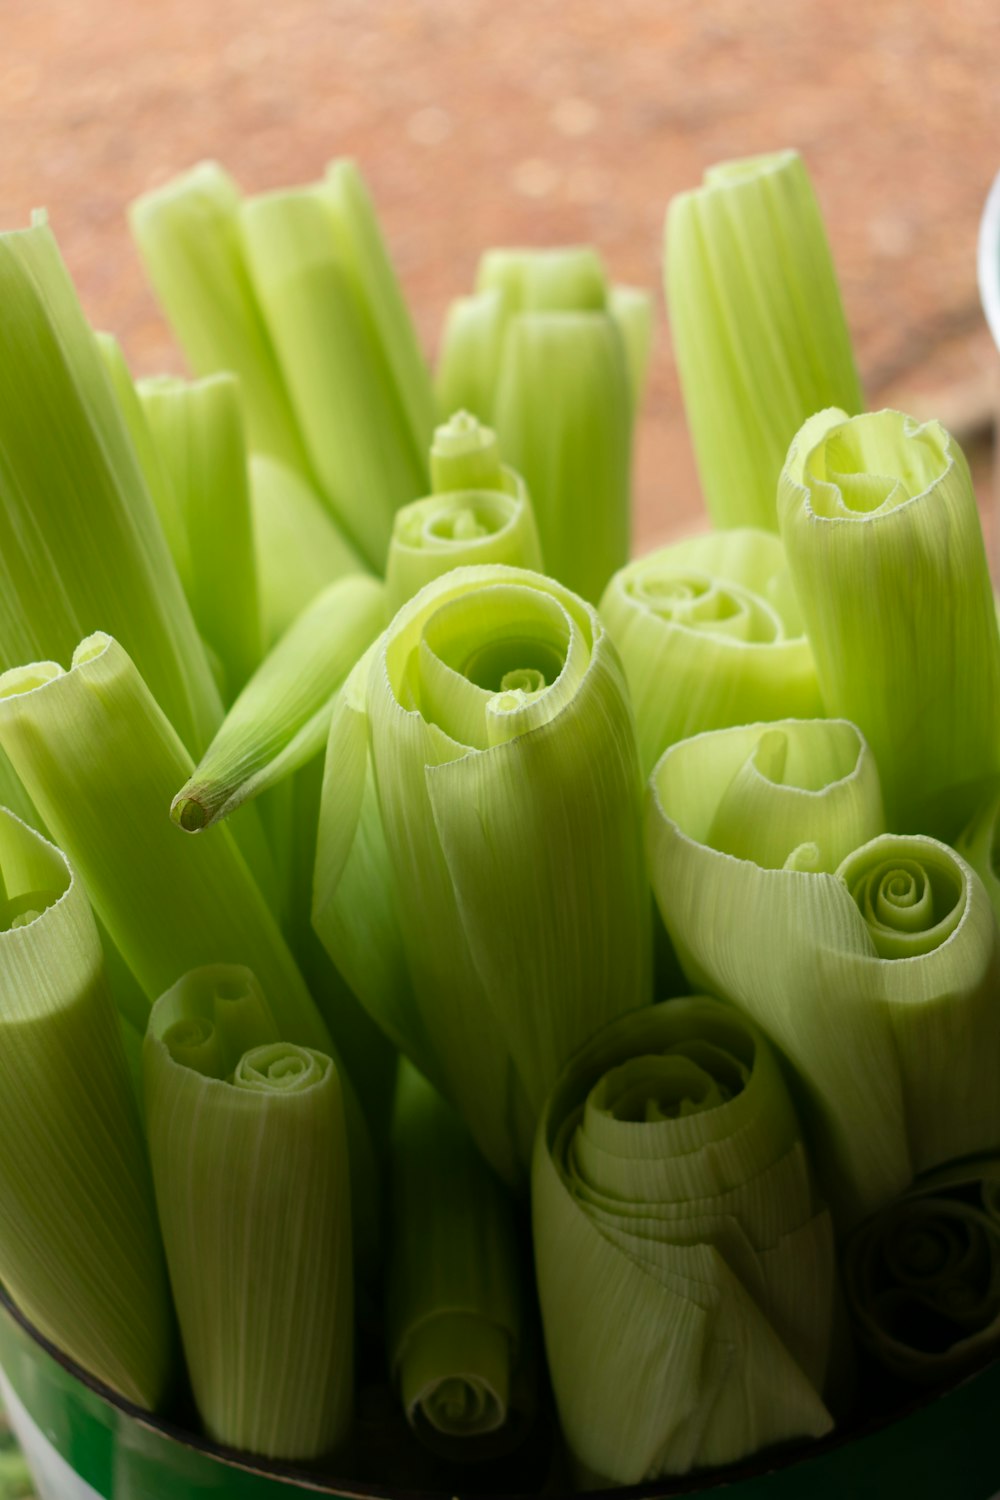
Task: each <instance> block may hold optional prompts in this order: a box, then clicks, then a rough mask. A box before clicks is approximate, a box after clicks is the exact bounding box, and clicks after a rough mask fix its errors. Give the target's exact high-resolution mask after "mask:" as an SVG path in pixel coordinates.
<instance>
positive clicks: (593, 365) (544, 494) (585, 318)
mask: <svg viewBox="0 0 1000 1500" xmlns="http://www.w3.org/2000/svg"><path fill="white" fill-rule="evenodd" d="M495 420H496V429H497V433H498V435H499V439H500V443H501V446H502V448H503V451H504V453H505V454H506V456H507V459H508V461H509V463H510V464H511V465H512V466H513V467H514V468H515V469H516V470H517V471H518V472H519V473H520V474H523V476H524V480H525V483H526V484H527V486H528V490H529V493H530V494H531V499H532V504H533V506H534V510H535V519H536V521H537V523H538V532H539V537H540V539H541V544H542V556H543V557H544V558H545V565H546V567H547V568H548V569H549V571H550V573H551V574H552V575H553V576H554V577H556V578H558V579H559V580H560V582H562V583H565V584H566V586H567V587H568V588H571V589H573V590H574V591H575V592H577V593H578V594H581V595H582V596H583V597H584V598H585V599H588V600H590V601H592V602H594V603H596V602H597V600H598V599H599V598H600V597H601V594H602V592H603V590H604V587H605V585H606V584H607V581H608V579H609V577H610V576H611V574H612V573H613V572H615V570H616V569H617V568H620V567H622V565H623V564H624V563H625V560H626V558H627V557H628V552H629V536H630V517H629V510H630V467H631V442H632V397H631V393H630V389H629V375H628V367H627V364H626V361H625V352H624V345H623V343H622V339H621V335H620V334H619V332H618V328H617V326H616V324H615V323H614V320H613V319H612V318H611V316H610V315H609V314H608V313H606V312H580V313H525V314H522V315H521V316H519V317H515V318H513V319H512V320H511V322H510V326H509V328H508V330H507V335H506V340H505V343H504V350H503V359H502V363H501V368H500V375H499V385H498V390H497V396H496V413H495Z"/></svg>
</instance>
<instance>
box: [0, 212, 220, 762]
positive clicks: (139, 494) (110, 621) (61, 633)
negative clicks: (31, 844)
mask: <svg viewBox="0 0 1000 1500" xmlns="http://www.w3.org/2000/svg"><path fill="white" fill-rule="evenodd" d="M0 302H2V304H3V309H4V312H3V320H2V327H0V667H3V668H6V667H11V666H15V665H17V664H18V663H20V662H24V661H32V660H35V659H36V658H39V657H44V656H54V657H60V658H62V659H64V660H65V659H67V658H68V657H69V656H70V654H71V652H72V651H73V649H74V647H75V646H76V643H77V642H78V641H79V640H80V638H81V636H83V635H86V634H87V632H88V631H91V630H96V629H110V630H112V631H115V632H117V633H118V634H119V635H120V637H121V639H122V640H123V641H124V642H126V644H127V647H128V649H129V650H130V651H131V652H132V653H133V654H134V656H135V659H136V661H137V662H139V663H140V666H141V670H142V672H143V674H144V675H145V676H146V678H147V679H148V681H149V685H150V690H151V691H152V692H153V693H154V694H155V695H156V698H157V701H158V702H159V703H160V705H161V707H162V709H163V711H164V713H165V714H166V715H167V716H168V718H169V719H170V721H171V723H172V724H173V726H174V728H175V729H176V731H177V733H178V734H179V735H180V737H181V739H182V740H183V741H184V743H185V744H186V745H187V746H188V748H189V749H190V750H192V751H193V752H194V753H196V754H197V753H198V752H200V751H201V749H202V748H203V747H204V746H205V745H206V744H207V743H208V741H209V739H211V737H212V734H213V733H214V731H215V728H216V726H217V725H218V723H219V720H220V718H221V711H222V710H221V703H220V700H219V695H218V692H217V691H216V688H215V684H214V683H213V681H212V675H211V671H210V669H209V666H208V661H207V659H206V657H205V653H204V651H203V649H202V645H201V641H200V639H199V636H198V632H197V629H196V627H195V623H194V620H193V618H192V616H191V611H190V609H189V607H188V604H187V600H186V599H185V597H184V591H183V589H182V587H181V583H180V579H179V578H178V575H177V571H176V569H175V567H174V563H173V559H172V558H171V555H170V549H169V547H168V546H167V542H166V540H165V538H164V534H163V529H162V527H161V525H160V521H159V517H158V515H157V512H156V508H155V507H154V505H153V502H152V500H151V498H150V495H149V491H148V489H147V487H146V484H145V482H144V480H143V476H142V472H141V469H140V467H139V462H138V459H137V457H136V453H135V449H134V447H133V444H132V442H131V440H130V437H129V434H128V430H127V428H126V425H125V423H124V421H123V418H122V415H121V412H120V411H119V408H118V404H117V402H116V400H115V396H114V392H113V390H112V386H111V382H110V380H109V377H108V375H107V373H106V371H105V369H104V365H103V361H102V359H101V356H100V353H99V351H98V348H97V343H96V340H95V338H94V335H93V332H92V330H91V329H90V327H89V326H88V324H87V322H86V319H85V318H84V316H83V312H82V310H81V308H80V304H79V302H78V300H77V297H76V293H75V291H74V289H73V284H72V282H71V281H70V279H69V276H68V274H67V272H66V268H65V266H64V265H63V262H62V260H61V258H60V255H59V250H58V248H57V246H56V242H55V239H54V238H53V236H52V234H51V232H50V230H49V229H48V228H47V226H46V225H45V224H44V223H38V224H36V226H35V227H34V228H32V229H26V230H19V231H17V232H14V233H10V234H4V235H2V236H0Z"/></svg>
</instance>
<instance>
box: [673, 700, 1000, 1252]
mask: <svg viewBox="0 0 1000 1500" xmlns="http://www.w3.org/2000/svg"><path fill="white" fill-rule="evenodd" d="M782 737H783V739H784V741H785V743H784V746H783V747H782V746H779V745H777V744H776V741H777V740H779V739H781V738H782ZM881 826H882V818H881V801H880V796H879V788H878V778H877V775H876V772H875V768H874V763H873V761H872V758H871V753H870V751H869V750H868V747H867V745H866V744H865V741H864V740H863V739H862V737H861V735H860V734H859V732H858V731H857V730H856V729H855V727H854V726H853V725H850V724H847V723H845V722H843V721H836V720H826V721H815V722H813V723H798V724H796V723H792V722H790V721H786V722H784V723H780V724H775V725H763V724H758V725H752V726H750V727H748V728H738V729H729V730H720V731H717V732H715V733H711V734H703V735H698V736H697V737H695V738H694V739H691V740H687V741H684V742H683V743H681V744H679V745H675V746H674V747H673V748H672V749H671V750H668V751H667V753H666V754H665V755H664V757H663V759H662V760H661V761H660V762H659V764H658V766H657V767H656V770H655V771H654V773H653V777H652V780H651V783H650V794H649V798H648V803H647V848H648V853H649V859H650V866H651V874H652V881H653V889H654V891H655V893H656V897H657V901H658V903H659V907H660V911H661V914H662V916H663V920H664V922H665V924H666V926H667V930H668V932H669V933H670V936H671V939H672V940H673V943H674V946H675V948H676V950H677V953H678V956H679V957H680V960H681V963H682V964H683V966H684V971H685V973H686V974H687V975H688V978H689V979H690V980H691V982H692V983H695V984H699V985H704V986H705V987H706V988H710V989H712V990H713V991H714V992H715V993H717V994H719V995H721V996H723V997H724V998H726V999H728V1000H731V1001H733V1002H735V1003H736V1004H737V1005H739V1006H740V1007H741V1009H743V1010H745V1011H746V1012H747V1013H748V1014H749V1015H750V1016H751V1017H752V1018H753V1019H754V1021H755V1022H756V1023H757V1024H758V1025H759V1026H761V1028H762V1029H763V1030H764V1031H765V1032H766V1033H767V1035H768V1036H769V1037H770V1039H771V1040H772V1041H773V1042H774V1044H775V1045H776V1046H777V1047H779V1048H780V1050H781V1051H782V1053H783V1054H784V1056H785V1058H786V1059H787V1061H788V1062H789V1063H790V1065H791V1066H792V1068H794V1070H795V1073H796V1075H797V1077H798V1081H799V1085H800V1089H801V1101H802V1104H803V1108H804V1111H805V1123H806V1126H807V1129H808V1132H809V1140H810V1145H811V1147H812V1149H813V1151H814V1154H815V1160H816V1163H817V1167H818V1169H819V1171H820V1174H821V1177H822V1178H823V1180H824V1184H825V1186H826V1190H827V1192H828V1194H829V1196H830V1197H831V1200H832V1201H833V1203H834V1205H835V1207H836V1209H837V1211H838V1214H839V1216H840V1218H841V1220H842V1222H843V1223H844V1224H845V1225H849V1224H852V1223H856V1222H857V1221H858V1220H859V1219H860V1218H862V1217H864V1216H865V1215H866V1214H868V1213H871V1212H873V1211H874V1210H875V1209H876V1208H878V1207H879V1206H880V1205H881V1204H883V1203H885V1202H886V1201H888V1200H889V1199H891V1198H893V1197H895V1196H896V1195H897V1194H898V1193H900V1192H901V1191H903V1190H904V1189H905V1188H906V1187H907V1186H908V1184H909V1183H910V1181H911V1180H912V1179H913V1177H914V1176H915V1175H916V1174H917V1173H919V1172H922V1171H926V1170H929V1169H930V1168H932V1167H934V1166H937V1165H939V1164H940V1163H942V1162H945V1161H949V1160H951V1159H953V1158H955V1157H958V1156H963V1155H968V1154H970V1153H974V1152H978V1151H988V1150H994V1149H996V1147H997V1145H998V1144H1000V1098H998V1095H997V1090H996V1086H995V1079H996V1076H997V1068H998V1066H1000V1012H998V1010H997V1007H996V1003H995V995H996V992H997V984H998V982H1000V952H998V941H1000V940H998V933H997V926H996V921H995V919H994V917H993V913H992V910H991V908H990V904H989V899H988V897H987V895H986V892H985V890H984V889H983V886H982V883H981V882H980V880H979V879H978V877H977V876H976V875H975V873H974V872H973V871H972V870H971V869H970V868H969V867H968V866H967V865H966V864H965V862H964V861H963V860H962V859H960V858H959V856H958V855H956V854H955V853H954V851H953V850H951V849H948V848H947V847H946V846H945V845H943V844H939V843H938V842H937V841H936V840H934V839H930V838H926V837H921V836H912V837H910V836H902V835H888V834H880V832H879V830H880V827H881ZM852 846H853V849H852ZM848 850H851V852H846V851H848ZM942 1057H947V1059H948V1066H947V1067H946V1068H942V1067H941V1059H942Z"/></svg>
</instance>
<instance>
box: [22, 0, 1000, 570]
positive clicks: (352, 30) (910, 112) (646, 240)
mask: <svg viewBox="0 0 1000 1500" xmlns="http://www.w3.org/2000/svg"><path fill="white" fill-rule="evenodd" d="M998 78H1000V13H998V12H997V9H996V5H995V0H936V3H933V4H930V3H924V4H912V3H910V4H908V3H902V0H868V3H867V4H865V5H851V4H848V3H846V0H806V3H802V0H717V3H711V4H707V3H693V0H614V3H609V0H573V3H562V4H558V3H554V0H548V3H546V0H534V3H530V0H502V3H497V0H492V3H489V0H422V3H403V0H330V3H326V4H316V3H306V0H281V3H280V4H277V5H269V6H265V5H263V4H260V3H254V0H159V3H157V4H155V5H154V4H151V3H149V0H135V3H132V4H127V5H126V4H123V3H121V0H83V3H79V0H77V3H70V0H30V3H29V0H0V225H2V226H4V227H10V226H15V225H18V224H22V223H24V222H25V221H26V219H27V215H28V213H29V211H30V210H31V209H32V208H33V207H34V206H36V205H38V204H45V205H46V206H47V207H48V209H49V211H50V214H51V218H52V221H53V223H54V225H55V228H56V231H57V234H58V236H59V239H60V242H61V244H62V246H63V249H64V252H65V254H66V256H67V259H68V261H69V263H70V266H71V269H72V271H73V273H74V275H75V276H76V278H77V281H78V284H79V286H80V289H81V293H82V295H83V298H84V302H85V304H86V306H87V309H88V311H89V313H90V315H91V317H92V319H93V321H94V322H95V323H96V324H98V325H100V326H104V327H109V328H111V329H113V330H114V331H115V332H116V333H118V335H119V337H120V338H121V339H122V340H123V342H124V345H125V348H126V352H127V353H128V355H129V357H130V358H131V360H132V362H133V365H134V367H135V368H136V369H137V370H138V371H139V372H142V373H145V372H150V371H154V370H157V369H162V368H181V367H182V366H181V365H180V361H179V357H178V355H177V353H176V351H175V350H174V348H173V347H172V344H171V341H170V338H169V334H168V332H167V330H166V329H165V327H164V325H163V323H162V321H161V320H160V318H159V316H158V313H157V310H156V307H155V305H154V303H153V301H152V298H151V296H150V295H149V293H148V291H147V290H146V289H145V287H144V284H143V278H142V275H141V272H140V268H139V266H138V263H137V260H136V257H135V254H134V252H133V250H132V248H131V246H130V243H129V239H128V234H127V230H126V226H125V217H124V210H125V206H126V204H127V203H128V201H129V200H130V199H131V198H132V197H134V196H135V195H136V194H137V193H139V192H141V191H142V190H143V189H145V188H148V187H151V186H153V185H154V184H156V183H160V182H163V181H164V180H165V179H166V178H168V177H169V176H170V175H171V174H173V173H174V172H177V171H179V170H181V169H182V168H184V167H186V166H188V165H190V164H191V163H192V162H193V161H195V160H197V159H199V158H201V157H206V156H214V157H217V158H218V159H220V160H221V161H222V162H224V163H225V164H226V165H227V166H228V167H229V168H230V170H231V171H232V172H233V173H234V174H235V175H236V176H237V177H238V179H239V180H240V181H241V182H242V183H243V184H244V186H245V187H246V188H248V189H260V188H266V187H273V186H278V185H281V184H285V183H289V182H293V181H297V180H305V179H308V178H310V177H311V176H315V175H316V174H317V173H318V172H319V171H320V169H321V168H322V166H323V164H324V162H325V161H326V160H327V159H328V158H329V157H331V156H333V155H338V154H351V155H354V156H356V157H357V158H358V159H359V160H360V162H361V164H362V167H363V169H364V171H365V173H366V174H367V176H368V179H369V181H370V183H371V186H372V188H373V190H374V193H375V196H376V199H377V202H378V204H379V207H380V210H381V212H382V216H383V220H384V223H385V226H386V230H387V233H388V236H389V239H390V241H391V244H392V248H393V251H394V254H395V256H396V260H397V263H398V265H399V268H400V271H401V274H402V276H403V279H404V282H405V284H406V287H407V290H408V291H409V293H410V296H411V298H412V302H413V306H414V308H415V310H416V314H417V318H418V322H419V326H420V330H421V335H422V337H423V339H424V342H425V344H426V347H427V349H428V352H429V353H432V352H433V350H434V347H435V344H436V339H437V332H438V328H439V326H440V320H441V316H442V312H443V309H444V307H445V305H446V302H447V300H448V298H449V297H450V296H452V295H454V294H456V293H457V292H459V291H462V290H464V289H467V288H468V286H469V285H470V283H471V280H472V276H473V272H474V267H475V263H476V259H477V256H478V254H479V252H480V250H481V249H482V248H483V247H484V246H487V245H491V244H495V243H503V242H515V241H520V242H525V243H550V242H556V241H573V240H584V239H586V240H593V241H594V242H595V243H596V244H598V245H599V246H600V248H601V250H602V251H603V252H604V254H605V256H606V257H607V260H608V263H609V265H610V267H611V269H612V271H613V273H614V275H615V276H616V277H617V278H619V279H622V280H631V281H636V282H640V283H642V284H645V285H647V286H650V287H655V288H657V291H658V295H659V282H660V236H661V231H662V222H663V215H664V210H665V207H666V204H667V201H668V199H669V197H670V195H671V194H672V193H674V192H676V191H677V190H679V189H681V188H684V187H688V186H690V185H692V184H694V183H695V182H697V181H698V179H699V177H700V175H701V173H702V171H703V169H704V168H705V167H706V166H707V165H709V164H710V163H711V162H713V161H716V160H718V159H722V158H726V157H731V156H737V155H744V154H748V153H752V152H756V151H761V150H768V149H771V148H774V147H776V146H782V145H796V146H798V147H799V148H800V149H801V150H802V151H803V152H804V154H805V157H806V160H807V163H808V166H809V168H810V170H811V172H812V174H813V177H814V180H815V182H816V185H817V189H818V192H819V196H820V200H821V203H822V206H823V209H824V212H825V215H826V218H827V222H828V225H829V230H830V237H831V240H832V243H833V248H834V253H835V256H836V260H837V264H838V267H839V270H840V275H841V279H842V286H843V291H844V298H845V302H846V306H847V311H848V316H849V321H850V324H851V327H852V330H853V332H854V336H855V340H856V346H857V351H858V358H859V362H860V365H861V368H862V372H863V376H864V379H865V384H866V387H867V389H868V391H869V393H870V395H871V396H872V398H873V399H879V398H881V396H882V395H883V393H888V394H890V395H891V396H893V397H894V398H896V399H897V400H904V401H907V402H908V404H909V405H910V406H911V408H916V409H918V410H919V411H920V414H922V415H923V414H926V413H927V411H928V410H929V409H935V410H942V411H943V412H944V413H945V414H946V415H947V417H948V418H949V419H951V420H954V421H956V422H958V423H959V425H963V424H968V423H969V422H970V421H971V422H972V425H975V423H976V421H978V420H979V419H980V418H981V417H982V415H983V413H984V412H986V413H988V412H989V410H990V407H991V403H992V402H993V399H994V397H993V393H994V388H995V375H996V370H997V368H998V367H1000V360H998V358H997V356H996V355H995V351H994V350H993V348H992V346H991V345H990V343H989V341H988V339H987V338H986V337H985V335H984V332H983V329H982V325H981V319H980V314H979V309H978V301H977V296H976V288H975V235H976V226H977V223H978V218H979V213H980V210H981V206H982V202H983V199H984V196H985V194H986V191H987V188H988V186H989V183H990V180H991V178H992V177H993V175H994V173H995V172H996V170H997V169H998V168H1000V86H998ZM637 494H638V532H639V537H640V539H641V540H643V541H648V540H650V539H651V538H654V537H656V536H658V535H660V534H662V533H664V532H666V531H667V530H669V529H670V528H671V527H673V526H675V525H677V524H681V523H683V522H684V521H685V520H686V519H689V518H690V517H691V516H692V515H693V514H694V513H695V512H696V510H697V507H698V499H697V489H696V483H695V477H694V469H693V463H692V459H691V454H690V449H689V446H688V442H687V438H686V434H685V432H684V427H683V420H682V415H681V410H680V401H679V395H678V390H677V383H676V377H675V372H674V369H673V364H672V361H671V357H670V351H669V341H668V337H667V330H666V326H665V320H664V318H663V314H662V303H661V313H660V326H659V329H658V341H657V350H656V359H655V367H654V371H653V378H652V380H651V384H650V389H649V393H648V400H647V404H646V409H645V412H644V417H643V422H642V427H641V432H640V441H639V458H638V475H637Z"/></svg>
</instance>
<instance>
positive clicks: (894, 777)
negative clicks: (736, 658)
mask: <svg viewBox="0 0 1000 1500" xmlns="http://www.w3.org/2000/svg"><path fill="white" fill-rule="evenodd" d="M779 513H780V520H781V532H782V538H783V540H784V543H785V550H786V552H787V555H788V566H789V569H790V571H791V574H792V580H793V582H794V585H795V592H796V594H797V596H798V599H799V603H800V605H801V608H802V616H803V620H804V622H805V627H806V631H807V633H808V635H809V639H810V642H811V643H812V648H813V655H814V657H815V659H816V670H817V674H818V676H819V683H820V689H821V691H822V694H823V701H824V702H825V704H826V707H827V711H828V712H829V713H833V714H843V715H844V716H845V717H847V718H850V719H853V720H854V722H855V723H856V724H857V725H858V726H859V728H860V729H861V730H862V732H863V733H864V734H865V736H866V737H867V739H868V740H869V742H870V744H871V747H872V749H873V751H874V752H875V758H876V760H877V762H878V766H879V770H880V772H881V774H882V782H883V787H884V790H885V797H886V810H887V813H888V816H889V825H890V827H892V828H897V829H900V830H902V831H906V832H925V833H936V834H939V835H940V836H942V837H944V838H950V837H954V835H955V834H956V833H958V831H959V830H960V829H961V827H962V825H963V823H964V822H965V821H966V820H967V819H968V818H969V817H970V816H971V814H972V813H973V812H974V810H975V808H976V806H977V803H978V802H979V801H980V799H981V798H982V796H983V794H984V791H985V790H986V788H987V786H988V784H989V782H990V780H991V779H992V778H993V777H995V776H996V775H997V774H998V773H1000V634H998V631H997V620H996V610H995V606H994V600H993V591H992V588H991V586H990V579H989V572H988V570H987V565H986V553H985V549H984V546H983V535H982V528H981V526H980V522H979V513H978V510H977V508H976V497H975V494H974V492H973V489H972V482H971V480H970V477H969V470H968V465H967V464H966V462H965V459H964V457H963V455H962V452H961V449H960V448H959V447H958V444H957V443H956V442H955V441H954V439H953V438H952V437H950V436H949V434H948V433H947V432H946V431H945V429H944V428H943V427H942V426H941V425H940V423H938V422H925V423H923V424H922V425H921V424H918V423H916V422H914V421H913V420H912V418H910V417H905V416H903V415H902V413H900V412H893V411H883V412H875V413H872V414H870V415H867V416H863V417H855V418H853V419H848V418H847V417H846V416H845V414H844V413H843V412H841V411H826V412H820V413H818V414H817V415H816V416H815V417H812V418H811V419H810V420H809V421H808V422H807V423H806V424H805V426H804V427H803V428H802V430H801V432H800V433H799V434H798V435H797V437H796V438H795V440H794V442H793V443H792V446H791V448H790V449H789V453H788V459H787V462H786V464H785V468H784V470H783V471H782V475H781V486H780V493H779Z"/></svg>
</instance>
